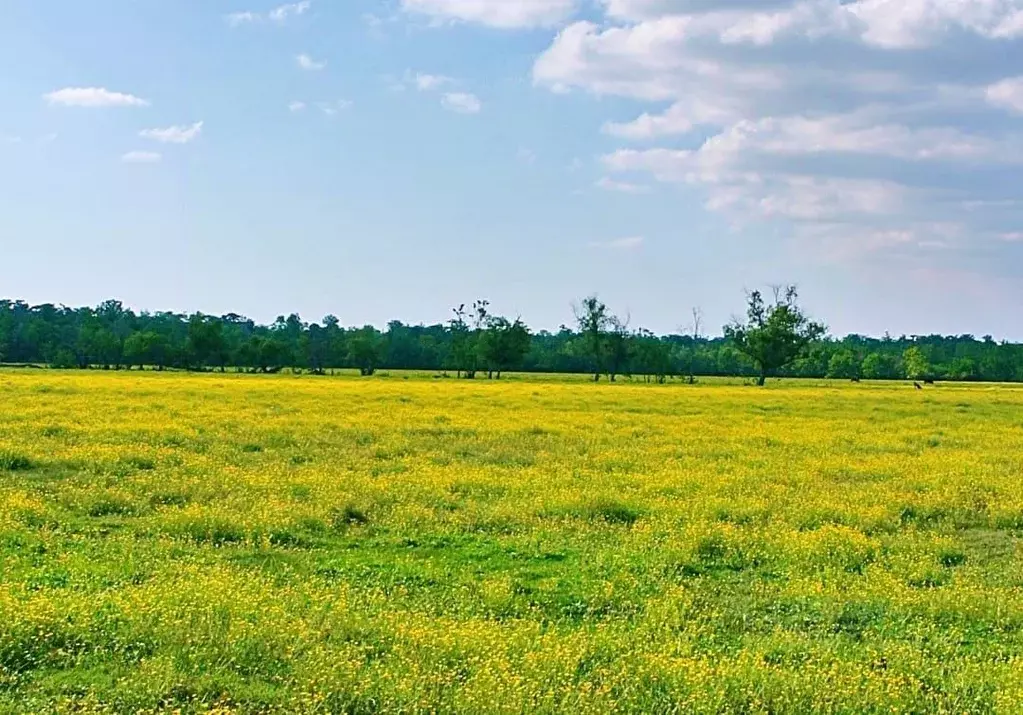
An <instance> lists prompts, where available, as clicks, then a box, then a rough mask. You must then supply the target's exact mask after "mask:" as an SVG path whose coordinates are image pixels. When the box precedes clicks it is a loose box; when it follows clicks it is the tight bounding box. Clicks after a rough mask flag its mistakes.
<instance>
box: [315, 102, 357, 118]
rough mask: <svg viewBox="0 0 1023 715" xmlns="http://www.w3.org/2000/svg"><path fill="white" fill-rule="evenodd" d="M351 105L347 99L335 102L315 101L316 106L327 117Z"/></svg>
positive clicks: (333, 115) (335, 114)
mask: <svg viewBox="0 0 1023 715" xmlns="http://www.w3.org/2000/svg"><path fill="white" fill-rule="evenodd" d="M351 106H352V103H351V102H350V101H348V100H347V99H339V100H338V101H336V102H317V104H316V107H317V108H318V109H319V110H320V111H321V112H323V113H324V114H326V115H327V116H328V117H335V116H337V115H338V114H339V113H340V112H343V111H344V110H346V109H348V108H349V107H351Z"/></svg>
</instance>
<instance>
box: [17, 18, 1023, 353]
mask: <svg viewBox="0 0 1023 715" xmlns="http://www.w3.org/2000/svg"><path fill="white" fill-rule="evenodd" d="M0 6H2V8H0V9H2V17H3V21H2V23H0V62H2V63H3V66H4V67H5V68H6V70H5V71H4V72H3V73H0V248H2V249H3V250H2V254H0V294H3V295H5V296H10V297H19V298H24V299H26V300H28V301H30V302H44V301H46V302H62V303H66V304H69V305H80V304H95V303H98V302H99V301H101V300H103V299H106V298H111V297H114V298H119V299H121V300H123V301H124V302H125V303H126V304H128V305H131V306H133V307H135V308H139V309H150V310H163V309H170V310H180V311H194V310H202V311H204V312H210V313H224V312H228V311H236V312H242V313H245V314H247V315H250V316H252V317H253V318H256V319H258V320H262V321H268V320H272V319H273V318H274V317H275V316H276V315H278V314H280V313H287V312H292V311H298V312H300V313H301V314H302V316H303V317H304V318H306V319H309V320H318V319H320V318H321V317H322V316H323V315H325V314H327V313H334V314H337V315H338V316H339V317H341V319H342V322H344V323H346V324H362V323H366V322H372V323H376V324H381V325H382V324H384V323H385V322H386V321H387V320H389V319H392V318H398V319H402V320H404V321H407V322H437V321H442V320H445V319H447V317H448V316H449V312H450V307H451V306H452V305H456V304H458V303H461V302H470V301H471V300H473V299H474V298H476V297H485V298H488V299H489V300H490V301H491V303H492V304H493V306H494V307H495V308H496V309H497V310H498V311H500V312H504V313H506V314H509V315H512V316H514V315H521V316H523V317H524V318H525V319H526V320H527V322H529V323H530V324H531V325H533V326H536V327H538V328H550V329H554V328H557V326H558V325H559V324H561V323H564V322H570V320H571V304H572V302H573V300H577V299H579V298H581V297H583V296H585V295H587V294H589V293H593V292H597V293H599V294H600V295H601V297H602V298H604V299H605V300H606V301H607V302H608V304H609V305H610V306H611V307H612V308H613V309H614V310H616V311H618V312H620V313H623V314H625V313H627V314H629V315H630V316H631V318H632V324H633V325H634V326H636V327H639V326H644V327H648V328H651V329H654V330H657V331H672V330H675V329H677V328H678V327H680V326H685V325H686V324H687V323H688V322H689V317H688V316H689V313H690V308H691V307H692V306H700V307H701V308H702V309H703V312H704V314H705V315H706V319H707V323H708V324H709V326H710V328H711V330H712V331H713V332H716V331H717V329H718V328H719V326H720V325H722V324H723V323H724V322H726V321H727V320H728V319H729V317H730V316H731V315H733V314H735V313H739V312H741V310H742V303H743V291H744V290H745V289H747V288H757V287H762V286H766V285H769V284H772V283H782V282H795V283H798V284H799V285H800V287H801V290H802V294H803V298H804V302H805V303H806V304H807V306H808V307H809V308H810V309H811V311H812V312H813V313H814V314H815V315H816V316H818V317H820V318H823V319H825V320H826V321H827V322H828V324H829V325H830V326H831V328H832V330H833V331H834V332H835V333H838V334H844V333H848V332H861V333H872V334H880V333H883V332H885V331H890V332H892V333H893V334H900V333H907V334H914V333H930V332H943V333H966V332H969V333H974V334H977V335H984V334H988V333H990V334H993V335H995V336H996V337H1005V338H1012V339H1023V310H1021V309H1020V308H1021V306H1023V280H1021V279H1023V220H1021V219H1023V211H1021V202H1023V194H1021V191H1023V189H1021V185H1023V184H1021V181H1020V179H1021V169H1023V127H1021V124H1023V0H857V1H856V2H842V3H840V2H839V1H838V0H798V1H797V0H759V1H758V2H752V0H718V1H716V2H710V0H519V1H515V0H344V1H343V2H342V1H340V0H311V1H309V2H305V1H303V2H292V3H284V4H282V3H281V2H280V0H268V1H267V0H94V1H93V2H90V3H81V2H77V1H72V0H48V1H46V2H40V1H39V0H3V2H2V3H0Z"/></svg>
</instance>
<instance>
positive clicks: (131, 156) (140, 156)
mask: <svg viewBox="0 0 1023 715" xmlns="http://www.w3.org/2000/svg"><path fill="white" fill-rule="evenodd" d="M161 159H163V157H162V156H161V155H160V154H158V153H157V152H155V151H129V152H128V153H127V154H124V155H123V156H121V161H123V162H124V163H126V164H156V163H157V162H159V161H160V160H161Z"/></svg>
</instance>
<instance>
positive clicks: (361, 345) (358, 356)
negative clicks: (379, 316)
mask: <svg viewBox="0 0 1023 715" xmlns="http://www.w3.org/2000/svg"><path fill="white" fill-rule="evenodd" d="M383 351H384V341H383V339H382V338H381V336H380V333H379V332H377V329H376V328H374V327H373V326H372V325H367V326H366V327H364V328H361V329H359V330H356V331H354V332H353V333H352V335H351V338H350V339H349V341H348V358H349V360H351V361H352V363H353V364H354V365H355V366H356V367H357V368H359V373H360V374H361V375H362V376H363V377H369V376H370V375H373V374H375V373H376V371H377V369H378V368H379V367H380V359H381V357H382V356H383Z"/></svg>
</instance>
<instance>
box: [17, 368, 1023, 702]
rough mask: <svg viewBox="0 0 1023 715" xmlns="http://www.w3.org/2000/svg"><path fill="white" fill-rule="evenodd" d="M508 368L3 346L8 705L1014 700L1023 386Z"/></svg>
mask: <svg viewBox="0 0 1023 715" xmlns="http://www.w3.org/2000/svg"><path fill="white" fill-rule="evenodd" d="M511 377H512V379H510V380H503V381H501V382H500V383H498V382H492V383H487V382H475V383H469V382H460V381H456V380H454V379H443V378H436V377H435V376H433V375H431V374H427V375H419V376H416V375H408V374H393V375H390V376H384V377H380V378H373V379H369V380H359V379H354V378H350V377H347V376H346V377H334V378H331V377H311V376H309V377H290V376H275V377H257V376H242V375H231V374H227V375H219V374H214V375H182V374H177V375H174V374H156V373H145V374H140V373H134V374H124V373H121V374H113V373H55V372H34V373H27V372H13V371H9V372H0V571H2V583H0V712H11V713H21V712H111V711H112V712H125V713H127V712H132V713H134V712H140V711H141V712H145V711H148V712H154V711H157V712H158V711H165V710H168V711H173V710H180V711H182V712H267V711H280V712H325V713H326V712H331V713H333V712H395V711H400V712H434V711H440V712H463V713H477V712H481V711H496V712H524V711H528V712H554V711H559V712H573V713H574V712H593V713H604V712H611V711H615V710H617V711H625V712H793V713H796V712H810V711H824V712H870V711H876V712H880V711H885V712H892V711H896V712H907V711H937V710H940V711H945V712H983V711H1001V712H1007V713H1010V712H1017V711H1018V707H1019V703H1020V702H1023V667H1021V666H1023V662H1021V661H1020V656H1019V654H1020V653H1023V554H1021V552H1020V549H1019V546H1018V543H1019V541H1018V539H1019V535H1020V533H1023V488H1021V486H1020V484H1021V482H1020V474H1021V468H1023V389H1014V388H1012V387H1006V386H1002V387H1000V386H957V385H941V386H938V387H936V388H929V389H927V390H925V391H922V392H921V391H916V390H914V389H913V388H912V387H911V386H909V387H908V388H907V386H905V385H897V384H892V385H883V384H864V385H848V384H828V383H825V382H820V383H798V382H784V383H776V384H774V385H772V386H771V387H769V388H768V389H766V390H760V389H755V388H751V387H744V386H742V385H741V383H739V382H734V381H733V382H731V383H729V382H724V381H704V382H702V383H701V384H698V385H696V386H683V385H668V386H656V385H646V384H628V383H625V384H619V385H614V386H611V385H607V384H602V385H591V384H585V380H584V379H570V380H560V379H556V378H552V377H548V378H544V379H527V378H525V377H522V376H511ZM406 378H408V379H406Z"/></svg>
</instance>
